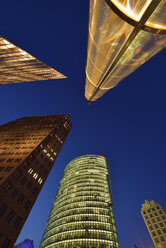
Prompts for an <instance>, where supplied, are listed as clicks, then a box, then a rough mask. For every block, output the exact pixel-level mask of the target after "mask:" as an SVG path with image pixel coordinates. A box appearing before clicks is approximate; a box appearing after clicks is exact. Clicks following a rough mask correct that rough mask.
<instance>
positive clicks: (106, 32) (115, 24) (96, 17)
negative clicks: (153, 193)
mask: <svg viewBox="0 0 166 248" xmlns="http://www.w3.org/2000/svg"><path fill="white" fill-rule="evenodd" d="M132 30H133V26H131V25H129V24H128V23H126V22H124V21H123V20H122V19H121V18H119V17H118V16H117V15H116V14H115V13H114V12H113V11H112V10H111V9H110V7H109V6H108V5H107V4H106V2H105V0H101V1H98V0H91V3H90V21H89V40H88V54H87V67H86V76H87V82H86V98H87V99H89V96H90V95H91V94H92V91H93V90H94V87H97V86H98V85H99V84H100V80H101V79H102V77H103V75H104V74H105V73H106V71H107V69H108V67H109V66H110V65H111V64H112V62H113V60H114V59H115V56H116V55H117V53H118V51H119V50H120V49H121V48H122V47H123V45H124V44H125V42H126V40H127V39H128V37H129V35H130V34H131V32H132ZM89 84H92V85H89Z"/></svg>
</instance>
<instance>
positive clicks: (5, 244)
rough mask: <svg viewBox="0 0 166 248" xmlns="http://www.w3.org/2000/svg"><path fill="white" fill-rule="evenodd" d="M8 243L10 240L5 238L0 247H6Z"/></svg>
mask: <svg viewBox="0 0 166 248" xmlns="http://www.w3.org/2000/svg"><path fill="white" fill-rule="evenodd" d="M9 244H10V240H9V239H5V240H4V242H3V244H2V246H1V248H8V247H9Z"/></svg>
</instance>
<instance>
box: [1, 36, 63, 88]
mask: <svg viewBox="0 0 166 248" xmlns="http://www.w3.org/2000/svg"><path fill="white" fill-rule="evenodd" d="M58 78H65V76H63V75H62V74H61V73H59V72H57V71H56V70H54V69H53V68H51V67H50V66H48V65H46V64H44V63H43V62H41V61H40V60H38V59H36V58H35V57H33V56H32V55H30V54H29V53H27V52H26V51H24V50H22V49H21V48H19V47H17V46H15V45H14V44H12V43H11V42H9V41H8V40H6V39H5V38H3V37H2V36H0V84H9V83H20V82H30V81H40V80H48V79H58Z"/></svg>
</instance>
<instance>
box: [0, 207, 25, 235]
mask: <svg viewBox="0 0 166 248" xmlns="http://www.w3.org/2000/svg"><path fill="white" fill-rule="evenodd" d="M7 209H8V207H7V206H6V205H5V204H2V205H1V207H0V217H2V216H3V215H4V214H5V212H6V211H7ZM14 216H15V212H14V211H13V210H10V212H9V213H8V215H7V216H6V218H5V221H6V222H7V223H10V222H11V221H12V219H13V217H14ZM21 221H22V218H21V217H20V216H18V217H17V218H16V219H15V222H14V223H13V227H14V228H15V229H16V230H17V229H18V227H19V225H20V223H21Z"/></svg>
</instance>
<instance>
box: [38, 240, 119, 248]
mask: <svg viewBox="0 0 166 248" xmlns="http://www.w3.org/2000/svg"><path fill="white" fill-rule="evenodd" d="M41 247H45V246H44V245H43V243H42V244H41ZM53 247H54V248H69V247H70V248H78V247H81V248H87V247H88V248H94V247H95V248H101V247H102V248H110V247H111V248H118V247H119V245H118V243H117V242H114V241H107V240H101V239H96V240H95V239H73V240H66V241H59V242H56V243H54V245H53Z"/></svg>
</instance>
